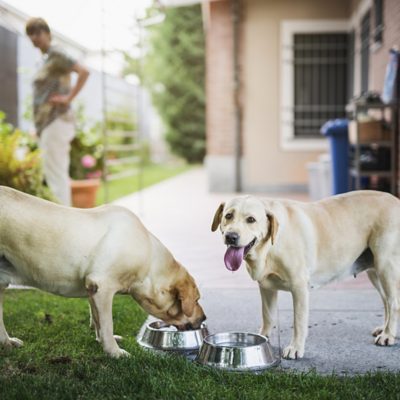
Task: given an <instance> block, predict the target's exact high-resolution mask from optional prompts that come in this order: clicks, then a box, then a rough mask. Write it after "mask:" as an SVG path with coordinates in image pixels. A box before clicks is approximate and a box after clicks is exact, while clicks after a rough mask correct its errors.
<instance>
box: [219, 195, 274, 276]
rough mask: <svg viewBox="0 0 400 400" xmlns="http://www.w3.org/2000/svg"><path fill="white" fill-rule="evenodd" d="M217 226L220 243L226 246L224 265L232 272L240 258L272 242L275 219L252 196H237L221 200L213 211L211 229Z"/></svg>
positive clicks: (238, 265)
mask: <svg viewBox="0 0 400 400" xmlns="http://www.w3.org/2000/svg"><path fill="white" fill-rule="evenodd" d="M218 226H220V229H221V232H222V235H223V238H224V242H225V244H226V245H227V246H228V249H227V251H226V253H225V258H224V261H225V265H226V267H227V268H228V269H229V270H230V271H236V270H237V269H238V268H239V267H240V265H241V263H242V261H243V259H245V258H246V257H248V256H251V255H252V254H253V253H254V251H255V249H257V247H258V246H260V245H261V244H263V243H265V242H266V241H268V240H271V243H272V244H274V241H275V237H276V233H277V231H278V221H277V219H276V218H275V216H274V215H273V214H272V213H271V212H269V211H268V210H266V209H265V206H264V204H263V203H262V202H261V201H260V200H258V199H257V198H255V197H251V196H246V197H238V198H235V199H233V200H231V201H230V202H229V203H226V204H225V203H222V204H220V206H219V207H218V209H217V211H216V212H215V215H214V219H213V222H212V226H211V230H212V231H213V232H214V231H216V230H217V229H218Z"/></svg>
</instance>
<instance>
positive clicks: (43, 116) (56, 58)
mask: <svg viewBox="0 0 400 400" xmlns="http://www.w3.org/2000/svg"><path fill="white" fill-rule="evenodd" d="M74 64H76V60H74V59H73V58H71V57H69V56H68V55H67V54H66V53H64V52H63V51H62V50H60V49H59V48H57V47H53V46H51V47H50V48H49V50H48V52H47V53H46V54H45V55H44V61H43V64H42V65H41V67H40V68H39V70H38V71H37V73H36V74H35V77H34V80H33V115H34V121H35V127H36V133H37V134H38V135H40V133H41V132H42V131H43V129H44V128H46V126H48V125H49V124H50V123H51V122H53V121H54V120H55V119H56V118H57V117H59V116H60V115H62V114H64V113H66V112H67V111H68V110H69V108H70V106H69V105H63V104H57V105H54V104H51V103H50V102H49V99H50V98H51V96H52V95H54V94H61V95H66V94H68V93H69V92H70V90H71V71H72V66H73V65H74Z"/></svg>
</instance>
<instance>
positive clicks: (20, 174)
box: [0, 111, 55, 201]
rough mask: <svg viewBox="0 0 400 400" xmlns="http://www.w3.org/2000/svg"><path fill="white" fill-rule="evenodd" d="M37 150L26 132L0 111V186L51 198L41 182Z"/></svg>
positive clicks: (50, 194) (48, 190)
mask: <svg viewBox="0 0 400 400" xmlns="http://www.w3.org/2000/svg"><path fill="white" fill-rule="evenodd" d="M43 180H44V178H43V170H42V161H41V157H40V152H39V150H38V148H37V146H36V144H35V142H34V141H33V140H32V138H30V137H29V135H28V134H26V133H24V132H22V131H20V130H19V129H15V128H14V127H13V126H12V125H11V124H8V123H7V122H5V114H4V113H3V112H1V111H0V185H3V186H9V187H12V188H14V189H17V190H20V191H21V192H25V193H29V194H32V195H34V196H38V197H42V198H44V199H47V200H52V201H54V200H55V198H54V196H53V195H52V193H51V191H50V189H49V188H48V187H47V186H45V185H44V183H43Z"/></svg>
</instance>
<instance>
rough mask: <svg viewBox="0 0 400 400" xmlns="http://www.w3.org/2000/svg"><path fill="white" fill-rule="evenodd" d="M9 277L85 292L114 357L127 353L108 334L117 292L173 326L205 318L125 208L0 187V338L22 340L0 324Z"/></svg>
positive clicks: (190, 286) (8, 342)
mask: <svg viewBox="0 0 400 400" xmlns="http://www.w3.org/2000/svg"><path fill="white" fill-rule="evenodd" d="M9 284H20V285H28V286H33V287H36V288H39V289H41V290H45V291H48V292H51V293H54V294H58V295H61V296H66V297H88V298H89V304H90V309H91V324H92V326H93V327H94V328H95V331H96V338H97V339H98V340H99V341H100V342H101V344H102V346H103V348H104V351H105V352H106V353H108V354H109V355H111V356H112V357H120V356H122V355H127V354H128V353H127V352H126V351H124V350H122V349H120V348H119V347H118V345H117V342H116V337H114V335H113V321H112V300H113V297H114V295H115V294H116V293H123V294H130V295H132V296H133V297H134V299H135V300H137V302H138V303H139V304H140V305H141V306H142V307H143V308H144V310H145V311H147V312H148V313H150V314H152V315H154V316H155V317H157V318H161V319H162V320H164V321H165V322H167V323H168V324H172V325H175V326H177V327H178V329H191V328H198V327H199V326H200V324H201V322H202V321H204V319H205V315H204V312H203V310H202V308H201V306H200V305H199V304H198V300H199V297H200V295H199V291H198V289H197V286H196V284H195V281H194V280H193V278H192V277H191V276H190V275H189V273H188V272H187V271H186V269H185V268H184V267H183V266H181V265H180V264H179V263H178V262H177V261H176V260H175V259H174V257H173V256H172V254H171V253H170V252H169V251H168V249H166V248H165V246H163V244H162V243H161V242H160V241H159V240H158V239H157V238H156V237H154V236H153V235H152V234H151V233H150V232H149V231H148V230H147V229H146V228H145V227H144V226H143V225H142V223H141V222H140V221H139V219H138V218H137V217H136V216H135V215H134V214H133V213H131V212H130V211H128V210H127V209H124V208H122V207H117V206H103V207H98V208H94V209H89V210H83V209H77V208H69V207H64V206H60V205H56V204H53V203H50V202H48V201H45V200H41V199H38V198H36V197H33V196H30V195H27V194H24V193H21V192H18V191H16V190H14V189H11V188H8V187H3V186H0V344H2V345H4V346H10V347H11V346H21V345H22V342H21V341H20V340H19V339H16V338H10V337H9V336H8V334H7V332H6V329H5V327H4V323H3V295H4V291H5V289H6V287H7V286H8V285H9Z"/></svg>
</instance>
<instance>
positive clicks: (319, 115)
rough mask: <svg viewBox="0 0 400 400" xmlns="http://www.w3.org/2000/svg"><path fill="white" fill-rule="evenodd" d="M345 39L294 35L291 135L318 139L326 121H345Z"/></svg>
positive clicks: (337, 35) (340, 35)
mask: <svg viewBox="0 0 400 400" xmlns="http://www.w3.org/2000/svg"><path fill="white" fill-rule="evenodd" d="M349 44H350V40H349V35H348V34H347V33H305V34H303V33H302V34H295V35H294V48H293V55H294V57H293V63H294V126H293V128H294V135H295V137H297V138H315V137H321V135H320V127H321V125H322V124H323V123H324V122H326V121H327V120H329V119H332V118H341V117H345V115H346V112H345V106H346V103H347V99H348V91H349V87H348V72H349V70H348V63H349Z"/></svg>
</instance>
